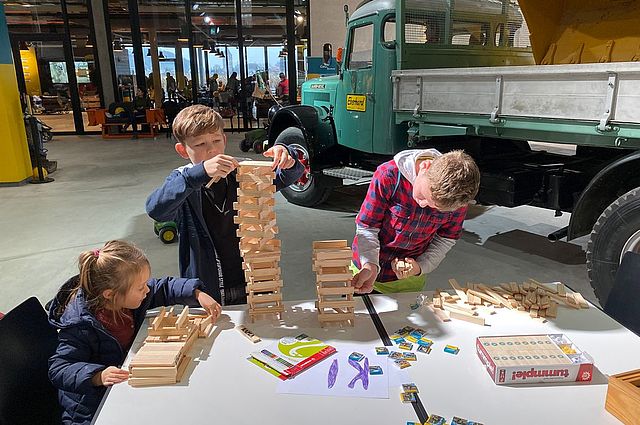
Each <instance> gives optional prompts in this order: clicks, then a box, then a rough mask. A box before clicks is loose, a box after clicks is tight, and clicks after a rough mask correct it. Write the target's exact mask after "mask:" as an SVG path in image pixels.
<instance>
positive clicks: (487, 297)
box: [467, 289, 500, 304]
mask: <svg viewBox="0 0 640 425" xmlns="http://www.w3.org/2000/svg"><path fill="white" fill-rule="evenodd" d="M467 295H473V296H474V297H478V298H480V299H483V300H485V301H487V302H490V303H491V304H500V301H498V300H497V299H495V298H493V297H492V296H490V295H487V294H485V293H483V292H479V291H474V290H473V289H468V290H467Z"/></svg>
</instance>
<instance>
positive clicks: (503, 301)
mask: <svg viewBox="0 0 640 425" xmlns="http://www.w3.org/2000/svg"><path fill="white" fill-rule="evenodd" d="M478 287H479V288H480V289H481V290H483V291H484V292H485V293H486V294H487V295H489V296H491V297H492V298H494V299H496V300H498V301H499V302H500V304H502V305H503V306H505V307H507V308H508V309H511V304H509V302H508V301H507V300H506V299H505V298H504V297H502V296H501V295H499V294H498V293H496V292H495V291H493V290H491V289H490V288H488V287H487V286H486V285H482V284H479V285H478Z"/></svg>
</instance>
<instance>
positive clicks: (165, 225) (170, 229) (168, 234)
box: [153, 221, 178, 244]
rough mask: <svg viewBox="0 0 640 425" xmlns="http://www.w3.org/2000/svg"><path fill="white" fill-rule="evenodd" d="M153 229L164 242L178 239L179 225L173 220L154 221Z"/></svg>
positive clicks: (167, 242) (172, 241)
mask: <svg viewBox="0 0 640 425" xmlns="http://www.w3.org/2000/svg"><path fill="white" fill-rule="evenodd" d="M153 231H154V233H155V234H156V235H157V236H158V237H159V238H160V240H161V241H162V243H166V244H170V243H174V242H177V241H178V226H177V225H176V223H175V222H173V221H162V222H158V221H156V222H154V223H153Z"/></svg>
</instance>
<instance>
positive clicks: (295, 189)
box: [275, 127, 332, 207]
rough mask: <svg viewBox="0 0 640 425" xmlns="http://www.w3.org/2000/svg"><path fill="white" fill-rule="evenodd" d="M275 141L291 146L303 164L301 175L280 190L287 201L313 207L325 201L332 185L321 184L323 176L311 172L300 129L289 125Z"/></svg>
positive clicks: (307, 146) (305, 143)
mask: <svg viewBox="0 0 640 425" xmlns="http://www.w3.org/2000/svg"><path fill="white" fill-rule="evenodd" d="M275 143H276V144H277V143H282V144H285V145H287V146H289V147H293V148H294V149H295V150H296V152H297V154H298V160H299V161H300V162H301V163H302V165H304V173H303V174H302V177H300V179H298V181H297V182H295V183H293V184H292V185H291V186H289V187H287V188H285V189H282V191H281V192H282V194H283V195H284V197H285V198H286V199H287V201H289V202H291V203H292V204H296V205H302V206H303V207H313V206H316V205H319V204H321V203H323V202H324V201H326V200H327V198H329V195H330V194H331V191H332V187H331V186H330V185H326V184H323V178H325V176H323V175H321V174H312V173H311V161H310V159H309V145H308V144H307V141H306V139H305V138H304V135H303V134H302V130H300V129H299V128H297V127H289V128H287V129H285V130H284V131H283V132H282V133H280V134H279V135H278V137H277V138H276V142H275Z"/></svg>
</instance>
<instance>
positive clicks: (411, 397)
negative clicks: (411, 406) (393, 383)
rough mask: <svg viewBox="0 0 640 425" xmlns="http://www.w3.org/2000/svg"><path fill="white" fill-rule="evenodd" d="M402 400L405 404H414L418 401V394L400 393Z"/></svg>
mask: <svg viewBox="0 0 640 425" xmlns="http://www.w3.org/2000/svg"><path fill="white" fill-rule="evenodd" d="M400 400H402V402H403V403H413V402H415V401H416V394H415V393H400Z"/></svg>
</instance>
